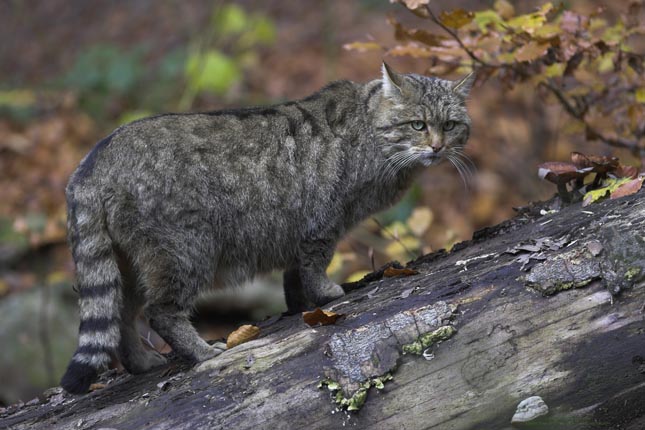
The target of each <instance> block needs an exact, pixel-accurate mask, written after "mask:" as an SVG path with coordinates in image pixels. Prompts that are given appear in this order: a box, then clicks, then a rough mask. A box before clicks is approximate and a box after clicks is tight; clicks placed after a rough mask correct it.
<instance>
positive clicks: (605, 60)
mask: <svg viewBox="0 0 645 430" xmlns="http://www.w3.org/2000/svg"><path fill="white" fill-rule="evenodd" d="M615 56H616V54H615V53H613V52H607V53H606V54H605V55H603V56H602V57H600V58H599V59H598V62H597V68H598V72H600V73H607V72H611V71H612V70H614V57H615Z"/></svg>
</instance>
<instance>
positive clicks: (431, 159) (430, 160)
mask: <svg viewBox="0 0 645 430" xmlns="http://www.w3.org/2000/svg"><path fill="white" fill-rule="evenodd" d="M442 159H443V156H442V154H440V153H436V152H432V151H424V152H423V153H421V154H420V157H419V161H420V162H421V164H423V165H424V166H425V167H428V166H430V165H432V164H438V163H439V162H440V161H441V160H442Z"/></svg>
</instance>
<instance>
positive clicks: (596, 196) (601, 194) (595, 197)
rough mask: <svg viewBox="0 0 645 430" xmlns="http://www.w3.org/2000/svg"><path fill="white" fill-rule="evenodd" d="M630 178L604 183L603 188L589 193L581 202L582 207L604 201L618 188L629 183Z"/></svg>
mask: <svg viewBox="0 0 645 430" xmlns="http://www.w3.org/2000/svg"><path fill="white" fill-rule="evenodd" d="M631 180H632V178H609V179H607V180H605V181H604V183H603V185H604V186H603V187H602V188H598V189H595V190H591V191H589V192H588V193H587V194H585V197H584V199H583V200H582V206H587V205H590V204H591V203H595V202H598V201H601V200H603V199H605V198H606V197H607V196H609V195H610V194H611V193H613V192H614V191H616V190H617V189H618V188H620V186H621V185H624V184H626V183H627V182H630V181H631Z"/></svg>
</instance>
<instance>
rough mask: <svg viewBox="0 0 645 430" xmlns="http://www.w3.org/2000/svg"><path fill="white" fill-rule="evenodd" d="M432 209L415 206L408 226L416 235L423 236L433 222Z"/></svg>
mask: <svg viewBox="0 0 645 430" xmlns="http://www.w3.org/2000/svg"><path fill="white" fill-rule="evenodd" d="M432 219H433V214H432V211H431V210H430V209H428V208H425V207H419V208H415V209H414V210H413V211H412V215H410V218H408V227H410V230H411V231H412V233H413V234H414V235H415V236H417V237H418V236H422V235H423V233H425V232H426V230H427V229H428V227H430V224H432Z"/></svg>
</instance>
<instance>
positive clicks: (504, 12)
mask: <svg viewBox="0 0 645 430" xmlns="http://www.w3.org/2000/svg"><path fill="white" fill-rule="evenodd" d="M494 8H495V10H496V11H497V13H498V14H499V16H501V17H502V18H504V19H510V18H513V16H515V7H514V6H513V5H512V4H511V3H510V2H509V1H508V0H497V1H496V2H495V6H494Z"/></svg>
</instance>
